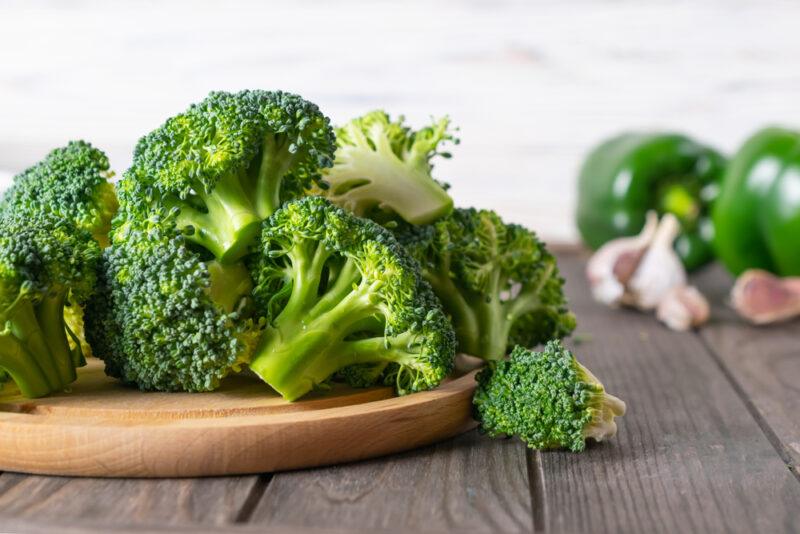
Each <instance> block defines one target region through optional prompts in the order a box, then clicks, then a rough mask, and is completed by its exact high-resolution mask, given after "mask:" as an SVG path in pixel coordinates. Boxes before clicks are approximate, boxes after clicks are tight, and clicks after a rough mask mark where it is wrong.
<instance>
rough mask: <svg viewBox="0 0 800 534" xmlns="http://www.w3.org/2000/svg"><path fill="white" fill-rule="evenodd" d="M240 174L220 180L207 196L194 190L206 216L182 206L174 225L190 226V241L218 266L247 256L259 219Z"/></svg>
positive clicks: (199, 190)
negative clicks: (203, 205) (206, 250)
mask: <svg viewBox="0 0 800 534" xmlns="http://www.w3.org/2000/svg"><path fill="white" fill-rule="evenodd" d="M243 176H244V173H243V172H239V173H230V174H226V175H224V176H222V177H221V178H220V179H219V181H218V182H217V184H216V186H215V187H214V189H213V190H212V191H211V192H210V193H206V192H205V191H203V189H202V187H199V186H198V187H197V188H196V192H197V194H198V196H199V197H200V198H201V199H202V200H203V202H204V203H205V207H206V210H207V213H204V212H202V211H199V210H197V209H194V208H191V207H189V206H188V205H186V204H184V205H182V206H181V211H180V214H179V215H178V224H179V225H181V226H189V225H191V226H193V227H194V229H195V233H194V235H192V236H190V239H191V240H193V241H195V242H196V243H198V244H200V245H203V246H204V247H206V248H207V249H208V250H210V251H211V252H212V253H213V254H214V256H215V257H216V258H217V260H219V261H220V262H222V263H233V262H235V261H236V260H238V259H239V258H241V257H242V256H244V255H245V254H246V253H247V249H248V247H249V246H250V244H251V243H252V242H253V240H254V239H255V237H256V234H257V233H258V230H259V228H260V223H261V219H260V218H259V216H258V215H257V214H256V212H255V209H254V208H253V204H252V202H251V201H250V198H248V196H247V193H246V192H245V190H244V188H243V187H242V181H241V179H242V177H243Z"/></svg>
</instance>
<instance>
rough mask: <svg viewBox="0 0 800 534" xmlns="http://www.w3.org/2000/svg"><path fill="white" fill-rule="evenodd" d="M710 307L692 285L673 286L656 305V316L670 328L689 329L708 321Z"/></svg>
mask: <svg viewBox="0 0 800 534" xmlns="http://www.w3.org/2000/svg"><path fill="white" fill-rule="evenodd" d="M710 314H711V307H710V306H709V305H708V300H706V298H705V297H704V296H703V294H702V293H700V291H698V289H697V288H696V287H694V286H685V285H682V286H677V287H673V288H672V289H671V290H669V292H668V293H667V294H666V295H665V296H664V298H663V299H661V302H659V303H658V306H657V307H656V317H657V318H658V320H659V321H661V322H662V323H664V324H666V325H667V326H668V327H669V328H671V329H672V330H681V331H683V330H689V329H690V328H693V327H697V326H700V325H701V324H704V323H705V322H706V321H708V317H709V315H710Z"/></svg>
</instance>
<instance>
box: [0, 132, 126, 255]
mask: <svg viewBox="0 0 800 534" xmlns="http://www.w3.org/2000/svg"><path fill="white" fill-rule="evenodd" d="M112 176H113V173H112V172H111V171H109V165H108V158H107V157H106V155H105V154H104V153H103V152H102V151H101V150H99V149H97V148H94V147H93V146H92V145H90V144H89V143H87V142H85V141H71V142H70V143H69V144H68V145H67V146H66V147H63V148H57V149H55V150H53V151H52V152H50V153H49V154H48V155H47V156H46V157H45V158H44V159H43V160H42V161H40V162H39V163H37V164H36V165H34V166H33V167H31V168H29V169H27V170H25V171H23V172H22V173H20V174H18V175H17V176H16V177H14V183H13V185H12V186H11V187H10V188H9V189H8V190H7V191H6V192H5V194H4V195H3V198H2V201H0V211H3V212H7V211H14V212H17V213H20V214H23V213H24V214H29V215H31V214H36V213H52V214H54V215H56V216H58V217H61V218H64V219H68V220H70V221H72V223H73V224H74V225H75V226H77V227H78V228H80V229H82V230H88V231H89V232H90V233H91V234H92V235H93V236H94V238H95V239H96V240H97V241H98V242H99V243H101V245H104V244H105V243H106V242H107V235H108V231H109V229H110V227H111V219H112V218H113V216H114V214H115V213H116V211H117V206H118V205H117V198H116V195H115V193H114V185H113V184H112V183H111V182H109V181H108V180H109V178H111V177H112Z"/></svg>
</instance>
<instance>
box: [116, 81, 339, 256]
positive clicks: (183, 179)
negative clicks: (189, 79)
mask: <svg viewBox="0 0 800 534" xmlns="http://www.w3.org/2000/svg"><path fill="white" fill-rule="evenodd" d="M334 151H335V139H334V134H333V129H332V128H331V127H330V124H329V120H328V118H327V117H325V116H324V115H323V114H322V113H321V112H320V110H319V108H318V107H317V106H316V105H314V104H312V103H310V102H307V101H306V100H303V99H302V98H301V97H299V96H297V95H292V94H288V93H283V92H269V91H242V92H239V93H235V94H233V93H226V92H212V93H211V94H209V95H208V97H207V98H206V99H205V100H203V101H202V102H200V103H198V104H194V105H192V106H191V107H189V109H188V110H186V111H185V112H184V113H181V114H180V115H176V116H175V117H172V118H170V119H168V120H167V121H166V122H165V123H164V124H163V125H162V126H160V127H159V128H158V129H156V130H155V131H153V132H151V133H150V134H148V135H146V136H145V137H143V138H142V139H141V140H140V141H139V143H138V144H137V146H136V150H135V152H134V158H133V165H132V167H131V168H130V169H129V170H128V171H127V173H126V176H127V177H128V178H129V180H127V181H126V183H125V187H124V188H123V190H122V191H123V192H122V193H121V196H123V195H124V196H126V197H127V198H128V200H129V202H128V203H129V204H130V206H131V207H132V208H139V209H140V211H142V210H144V212H145V213H144V214H140V217H141V218H145V217H147V216H148V215H147V211H148V210H149V208H150V207H151V206H152V205H153V204H155V206H156V208H157V209H160V208H163V207H177V208H178V209H179V215H178V218H177V224H178V226H179V227H180V228H182V229H187V230H190V232H189V233H188V234H187V238H188V239H190V240H191V241H193V242H195V243H198V244H200V245H202V246H203V247H205V248H206V249H208V250H210V251H211V252H212V253H213V254H214V255H215V256H216V257H217V259H218V260H220V261H222V262H223V263H233V262H235V261H237V260H238V259H240V258H241V257H242V256H243V255H244V254H245V253H246V252H247V249H248V246H250V245H251V244H252V242H253V241H254V239H255V238H256V236H257V234H258V231H259V228H260V223H261V221H262V220H263V219H265V218H266V217H268V216H269V215H271V214H272V212H273V211H275V209H277V208H278V207H279V206H280V204H281V202H283V201H284V200H286V199H288V198H292V197H294V196H297V195H299V194H301V193H302V192H303V191H304V190H305V189H306V188H308V187H310V186H311V184H312V182H314V181H316V180H319V178H320V176H319V169H320V168H321V167H327V166H330V165H332V162H333V155H334Z"/></svg>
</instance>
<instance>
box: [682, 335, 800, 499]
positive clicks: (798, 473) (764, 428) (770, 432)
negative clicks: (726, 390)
mask: <svg viewBox="0 0 800 534" xmlns="http://www.w3.org/2000/svg"><path fill="white" fill-rule="evenodd" d="M694 335H695V336H696V337H697V338H698V339H699V340H700V344H701V345H703V347H705V349H706V352H708V354H709V355H710V356H711V359H712V360H714V362H715V363H716V364H717V367H719V370H720V372H722V374H723V375H724V376H725V378H726V379H727V380H728V382H729V383H730V385H731V387H732V388H733V390H734V391H735V392H736V394H737V395H738V396H739V398H740V399H741V401H742V403H743V404H744V405H745V407H746V408H747V412H748V413H749V414H750V416H751V417H752V418H753V419H755V421H756V423H757V424H758V428H760V429H761V432H763V433H764V436H765V437H766V438H767V441H769V443H770V445H772V448H773V449H775V452H776V453H777V454H778V456H779V457H780V458H781V460H783V462H784V463H785V464H786V467H788V468H789V471H790V472H791V473H792V474H793V475H794V478H795V479H796V480H797V482H798V483H800V470H798V467H797V465H795V462H794V459H793V458H792V457H791V456H790V455H789V453H788V452H787V451H786V448H785V447H784V444H783V442H782V441H781V438H780V437H779V436H778V434H777V433H776V432H775V430H774V429H773V428H772V426H771V425H770V424H769V421H767V419H766V418H765V417H764V416H763V415H762V413H761V411H760V410H759V409H758V408H757V407H756V405H755V404H754V403H753V400H752V399H751V398H750V395H748V394H747V392H746V391H745V390H744V388H743V387H742V385H741V384H740V383H739V381H738V380H736V377H734V376H733V373H732V372H731V370H730V369H729V368H728V366H727V365H726V364H725V362H724V361H723V360H722V358H721V357H720V355H719V354H718V353H717V350H716V349H715V348H714V347H713V346H712V345H711V344H710V343H709V342H708V340H707V339H706V338H705V337H703V336H702V335H700V334H699V333H698V332H694Z"/></svg>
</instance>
